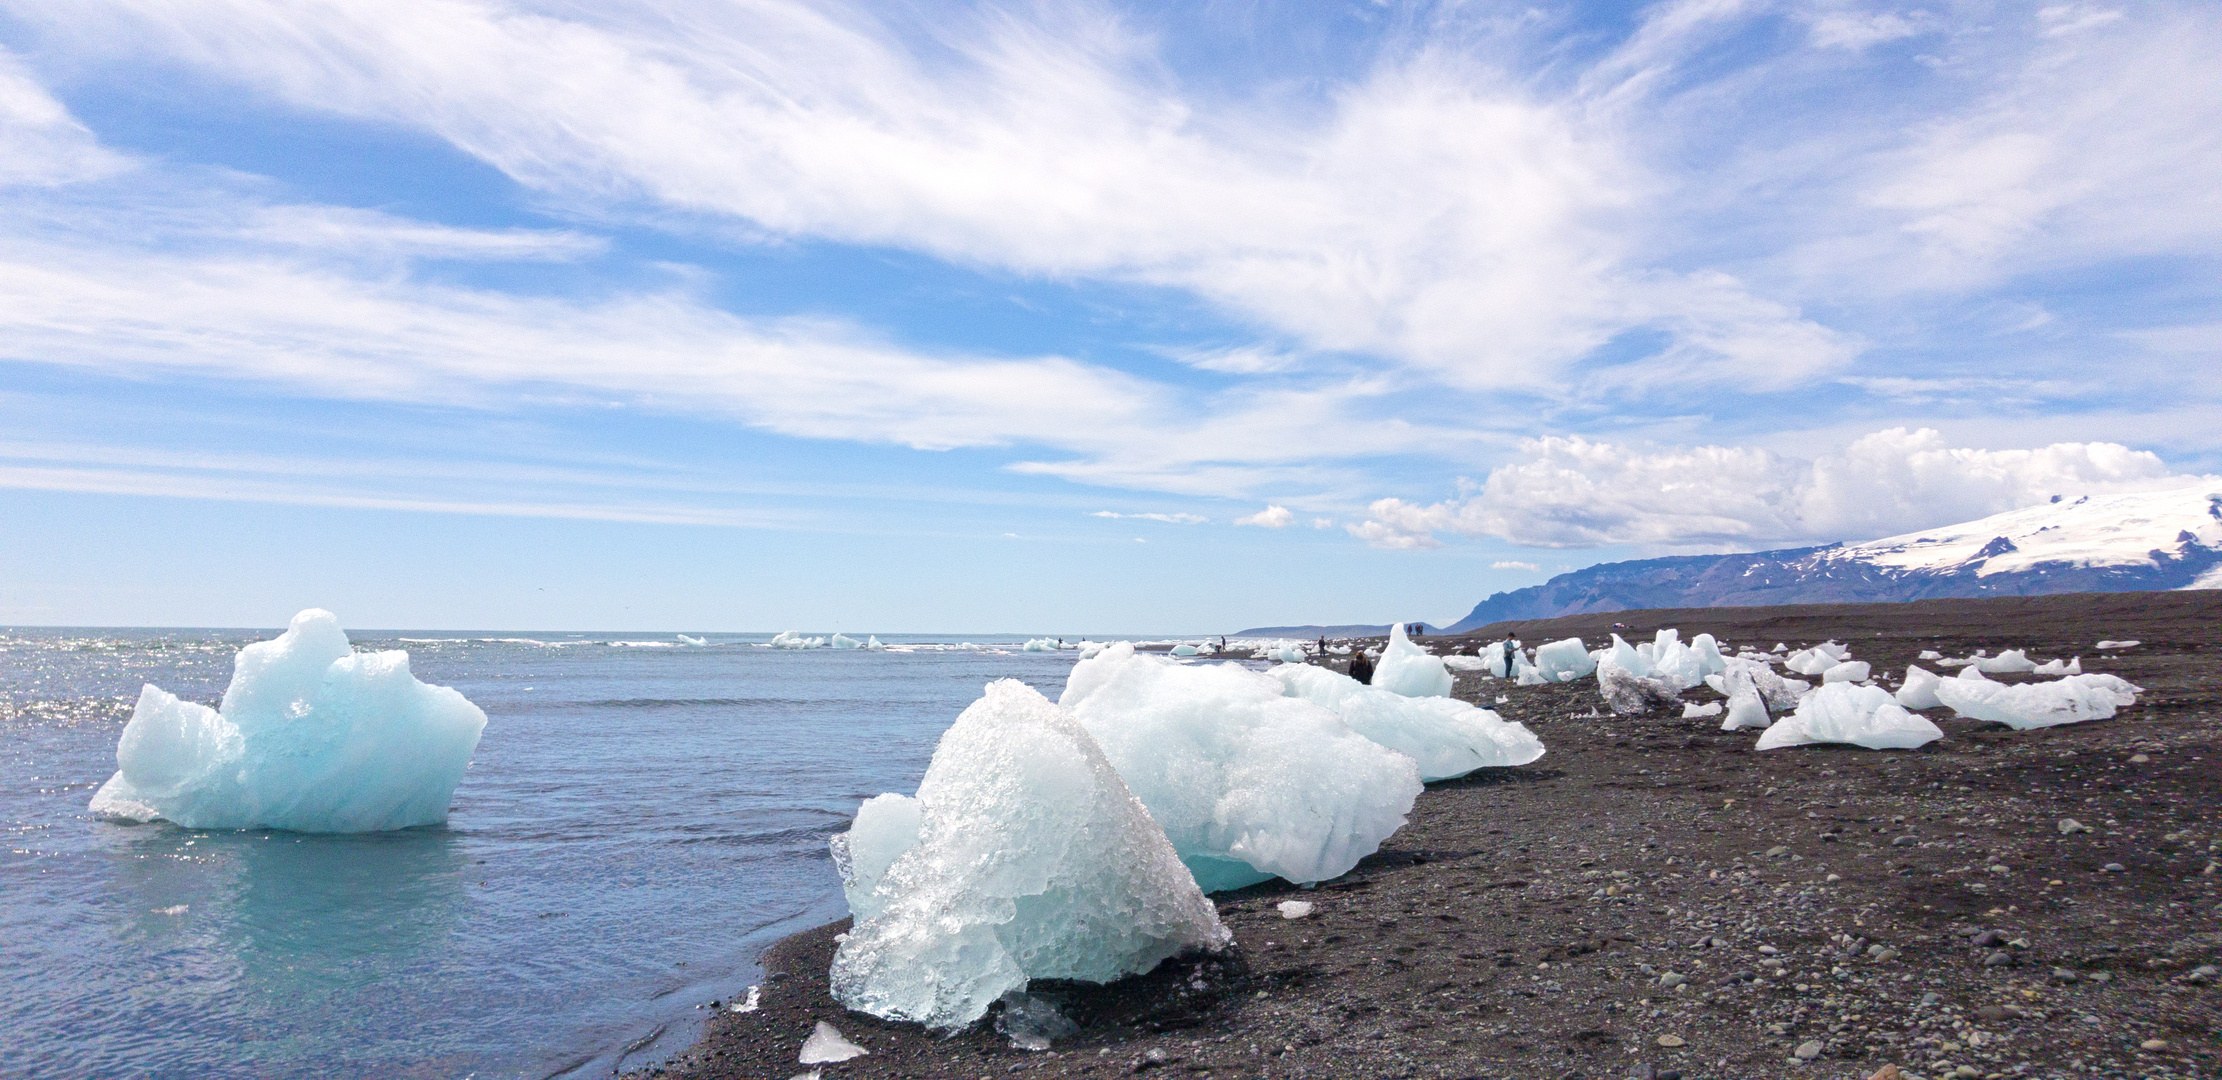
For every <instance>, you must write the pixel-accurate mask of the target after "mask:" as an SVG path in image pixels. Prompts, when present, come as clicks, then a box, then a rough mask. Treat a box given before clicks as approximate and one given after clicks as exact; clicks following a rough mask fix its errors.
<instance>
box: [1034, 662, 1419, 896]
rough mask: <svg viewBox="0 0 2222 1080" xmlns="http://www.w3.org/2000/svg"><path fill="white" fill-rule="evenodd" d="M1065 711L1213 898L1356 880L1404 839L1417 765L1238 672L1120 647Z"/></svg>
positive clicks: (1081, 667)
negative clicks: (1364, 865)
mask: <svg viewBox="0 0 2222 1080" xmlns="http://www.w3.org/2000/svg"><path fill="white" fill-rule="evenodd" d="M1059 701H1060V703H1061V704H1063V705H1065V706H1066V707H1068V708H1070V709H1071V710H1072V711H1073V715H1074V716H1075V717H1077V718H1078V719H1079V721H1080V723H1081V726H1083V727H1085V728H1087V729H1088V733H1089V734H1090V735H1093V736H1094V737H1095V740H1096V743H1097V744H1098V745H1100V746H1101V747H1102V748H1103V752H1104V754H1105V755H1106V756H1107V757H1109V758H1110V760H1111V764H1112V765H1113V766H1114V767H1116V768H1117V769H1118V772H1119V776H1120V778H1121V779H1123V780H1125V781H1126V785H1127V787H1128V788H1130V789H1132V790H1133V792H1134V794H1135V796H1136V797H1137V798H1139V799H1141V800H1142V804H1143V805H1144V806H1147V807H1149V811H1150V816H1151V817H1154V818H1156V819H1157V823H1158V824H1159V825H1162V826H1164V829H1165V835H1166V836H1167V837H1168V838H1169V839H1171V841H1172V843H1173V848H1174V850H1176V851H1178V852H1179V853H1180V857H1181V861H1182V862H1184V863H1186V864H1188V868H1189V870H1190V871H1192V872H1193V873H1194V874H1195V875H1196V881H1197V883H1198V884H1200V885H1201V886H1203V888H1204V891H1206V892H1216V891H1218V890H1221V889H1238V888H1241V887H1242V886H1245V885H1252V884H1255V883H1257V882H1260V881H1264V880H1266V879H1268V878H1272V877H1275V876H1278V877H1282V878H1286V879H1288V880H1289V881H1293V882H1296V883H1298V884H1304V883H1309V882H1315V881H1325V880H1327V879H1329V878H1333V877H1339V876H1341V875H1342V874H1344V873H1347V872H1348V871H1349V870H1350V868H1351V867H1353V866H1356V865H1358V860H1359V859H1362V858H1364V857H1366V856H1367V855H1370V854H1372V853H1373V852H1374V851H1375V850H1377V849H1378V848H1379V847H1380V846H1381V841H1383V840H1385V839H1387V838H1388V837H1389V835H1390V834H1391V833H1394V832H1396V831H1397V830H1398V829H1400V828H1402V827H1403V826H1404V820H1405V815H1406V814H1408V813H1410V812H1411V809H1412V803H1413V800H1415V799H1417V798H1418V797H1419V794H1420V790H1421V782H1420V768H1419V766H1418V765H1417V764H1416V763H1415V762H1413V760H1412V759H1411V758H1410V757H1407V756H1405V755H1403V754H1400V753H1397V752H1396V751H1394V750H1390V749H1388V748H1386V747H1384V746H1381V745H1380V744H1378V743H1375V742H1373V741H1371V740H1369V739H1367V738H1366V737H1365V736H1363V735H1360V734H1358V733H1357V732H1355V731H1352V730H1351V729H1350V726H1349V725H1347V724H1345V723H1343V721H1342V719H1341V718H1340V717H1337V716H1336V715H1335V714H1334V713H1333V712H1332V711H1329V710H1328V709H1326V708H1323V707H1321V706H1319V705H1314V704H1312V703H1311V702H1308V701H1302V700H1298V699H1296V698H1291V697H1288V696H1286V694H1285V693H1284V692H1283V687H1282V685H1281V683H1280V681H1279V680H1277V679H1274V678H1273V677H1271V676H1269V675H1266V674H1265V673H1263V672H1259V671H1250V670H1246V669H1244V668H1242V667H1241V666H1240V665H1238V664H1234V663H1220V664H1209V665H1184V664H1178V663H1175V662H1173V661H1171V660H1167V659H1165V658H1163V657H1158V656H1148V655H1144V654H1140V653H1137V652H1135V651H1134V646H1133V645H1132V644H1129V643H1126V642H1120V643H1118V644H1115V645H1112V646H1110V647H1109V648H1106V649H1105V650H1103V651H1102V652H1101V653H1098V654H1097V655H1095V656H1094V657H1092V658H1090V659H1087V660H1082V661H1081V662H1079V663H1077V664H1075V665H1073V669H1072V673H1071V674H1070V675H1069V676H1068V677H1067V678H1066V682H1065V691H1064V694H1063V696H1062V697H1061V698H1060V699H1059Z"/></svg>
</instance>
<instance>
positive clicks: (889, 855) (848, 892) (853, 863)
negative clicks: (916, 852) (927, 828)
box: [830, 792, 924, 922]
mask: <svg viewBox="0 0 2222 1080" xmlns="http://www.w3.org/2000/svg"><path fill="white" fill-rule="evenodd" d="M923 815H924V808H923V806H922V805H921V804H920V803H919V801H918V800H917V799H914V798H911V797H910V796H908V795H897V794H894V793H892V792H890V793H888V794H886V795H874V796H872V797H871V798H869V799H866V800H864V803H863V805H861V806H859V807H857V808H856V821H855V822H854V823H852V824H851V825H850V826H849V831H847V832H845V833H841V834H839V835H836V836H835V837H834V838H833V839H832V840H831V841H830V845H831V847H832V849H833V869H834V871H835V872H837V873H839V874H840V875H841V892H842V894H843V895H845V896H847V897H848V900H849V914H850V915H852V916H854V917H855V918H856V921H858V922H863V921H864V920H866V919H869V918H871V917H872V916H874V915H877V914H879V913H880V909H881V908H883V907H885V906H886V902H885V898H884V897H883V896H881V895H880V892H879V885H880V879H881V878H882V877H885V876H886V875H887V868H888V867H890V866H893V865H895V859H896V858H897V857H898V856H900V855H902V853H903V852H906V851H909V850H910V849H911V848H914V847H917V846H918V829H919V824H920V822H921V820H922V818H923Z"/></svg>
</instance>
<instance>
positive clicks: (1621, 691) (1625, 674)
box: [1597, 654, 1682, 716]
mask: <svg viewBox="0 0 2222 1080" xmlns="http://www.w3.org/2000/svg"><path fill="white" fill-rule="evenodd" d="M1597 691H1598V693H1600V694H1602V695H1604V698H1605V704H1606V705H1608V706H1611V708H1612V711H1613V712H1615V713H1618V714H1620V715H1622V716H1640V715H1642V714H1644V713H1647V712H1651V711H1652V710H1654V709H1667V708H1672V707H1674V706H1675V705H1678V704H1681V701H1682V697H1681V695H1682V689H1681V688H1680V687H1678V686H1676V685H1674V684H1673V683H1671V682H1668V681H1667V680H1665V679H1652V678H1646V677H1644V676H1642V675H1637V674H1635V673H1633V672H1630V671H1629V670H1628V669H1626V668H1624V667H1621V666H1620V664H1619V662H1618V659H1617V657H1616V656H1614V655H1610V654H1608V655H1607V656H1606V657H1605V658H1604V659H1603V660H1601V661H1599V662H1598V664H1597Z"/></svg>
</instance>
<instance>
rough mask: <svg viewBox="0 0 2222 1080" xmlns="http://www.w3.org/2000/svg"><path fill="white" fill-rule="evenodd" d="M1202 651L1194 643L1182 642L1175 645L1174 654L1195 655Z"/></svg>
mask: <svg viewBox="0 0 2222 1080" xmlns="http://www.w3.org/2000/svg"><path fill="white" fill-rule="evenodd" d="M1201 651H1203V650H1201V649H1198V648H1196V647H1195V646H1194V645H1186V644H1182V645H1175V646H1173V655H1174V656H1194V655H1196V654H1197V653H1199V652H1201Z"/></svg>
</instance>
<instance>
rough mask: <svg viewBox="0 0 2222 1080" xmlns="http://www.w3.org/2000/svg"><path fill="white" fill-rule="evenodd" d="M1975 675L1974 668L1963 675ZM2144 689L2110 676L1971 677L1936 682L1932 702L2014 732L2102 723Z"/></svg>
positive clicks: (2130, 703) (2134, 699) (2129, 703)
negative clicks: (2047, 678)
mask: <svg viewBox="0 0 2222 1080" xmlns="http://www.w3.org/2000/svg"><path fill="white" fill-rule="evenodd" d="M1967 670H1969V671H1975V670H1976V669H1974V668H1969V669H1967ZM2143 692H2144V688H2143V687H2140V686H2136V685H2134V684H2132V683H2130V682H2128V681H2127V680H2124V679H2121V678H2119V677H2116V676H2113V675H2070V676H2067V677H2066V678H2062V679H2055V680H2053V681H2051V682H2036V683H2019V684H2008V683H2002V682H1995V681H1993V680H1990V679H1986V678H1983V677H1982V676H1981V674H1977V675H1976V676H1975V677H1974V678H1972V679H1971V678H1967V677H1965V675H1963V676H1962V677H1960V678H1957V679H1939V680H1937V686H1936V695H1937V700H1938V701H1939V702H1940V703H1942V704H1944V705H1946V706H1949V707H1950V708H1951V709H1952V711H1953V712H1956V713H1959V714H1960V715H1961V716H1965V717H1968V718H1970V719H1974V720H1988V721H1991V722H1993V723H1999V724H2004V725H2006V726H2008V727H2011V728H2015V729H2017V730H2022V731H2027V730H2029V729H2031V728H2041V727H2054V726H2057V725H2060V724H2080V723H2082V722H2084V721H2086V720H2104V719H2106V718H2107V717H2110V716H2112V715H2114V710H2116V709H2117V708H2121V707H2124V706H2128V705H2135V704H2137V695H2138V694H2140V693H2143Z"/></svg>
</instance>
